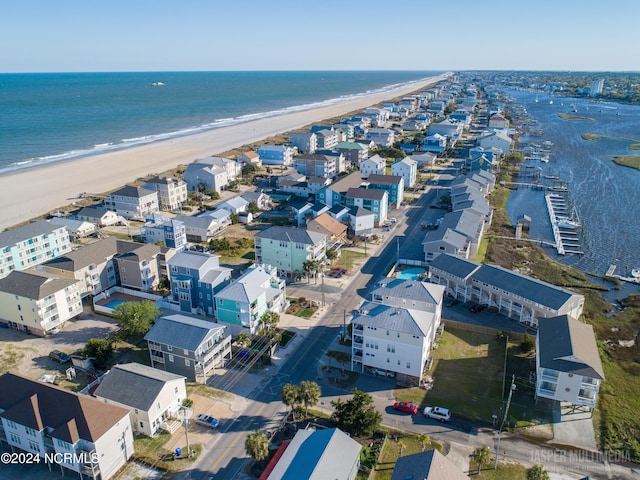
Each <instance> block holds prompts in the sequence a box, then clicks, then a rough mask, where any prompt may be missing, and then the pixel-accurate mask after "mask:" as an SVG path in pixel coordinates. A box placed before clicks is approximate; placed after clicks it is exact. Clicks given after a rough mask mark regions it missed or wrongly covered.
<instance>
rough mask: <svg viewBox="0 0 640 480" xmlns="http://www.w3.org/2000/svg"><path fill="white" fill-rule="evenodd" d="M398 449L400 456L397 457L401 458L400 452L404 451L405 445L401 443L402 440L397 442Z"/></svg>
mask: <svg viewBox="0 0 640 480" xmlns="http://www.w3.org/2000/svg"><path fill="white" fill-rule="evenodd" d="M398 449H399V450H400V454H399V455H398V456H399V457H401V456H402V452H403V451H404V449H405V444H404V443H403V441H402V440H400V441H399V442H398Z"/></svg>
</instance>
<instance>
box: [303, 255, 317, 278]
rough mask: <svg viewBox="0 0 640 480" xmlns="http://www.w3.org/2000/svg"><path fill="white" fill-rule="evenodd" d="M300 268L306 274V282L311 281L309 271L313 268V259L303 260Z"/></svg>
mask: <svg viewBox="0 0 640 480" xmlns="http://www.w3.org/2000/svg"><path fill="white" fill-rule="evenodd" d="M302 270H304V272H305V273H306V274H307V283H310V282H311V272H313V271H314V270H315V263H314V260H305V261H304V263H303V264H302Z"/></svg>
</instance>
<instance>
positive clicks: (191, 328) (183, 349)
mask: <svg viewBox="0 0 640 480" xmlns="http://www.w3.org/2000/svg"><path fill="white" fill-rule="evenodd" d="M225 328H226V327H225V326H223V325H218V324H216V323H213V322H210V321H207V320H204V319H200V318H193V317H188V316H186V315H181V314H175V315H167V316H163V317H160V318H158V319H157V320H156V322H155V323H154V324H153V326H152V327H151V330H149V332H148V333H147V334H146V335H145V336H144V339H145V340H146V341H147V345H148V347H149V357H150V359H151V366H152V367H153V368H158V369H160V370H165V371H167V372H172V373H175V374H177V375H182V376H184V377H186V378H187V380H190V381H197V382H202V383H207V379H209V378H210V377H211V376H213V375H215V369H216V368H220V367H222V366H224V364H225V363H226V362H227V361H228V360H230V359H231V335H228V334H227V333H226V332H225Z"/></svg>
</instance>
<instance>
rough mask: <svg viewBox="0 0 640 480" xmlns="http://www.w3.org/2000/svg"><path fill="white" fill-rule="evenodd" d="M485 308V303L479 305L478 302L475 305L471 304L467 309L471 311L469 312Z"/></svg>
mask: <svg viewBox="0 0 640 480" xmlns="http://www.w3.org/2000/svg"><path fill="white" fill-rule="evenodd" d="M485 308H487V306H486V305H481V304H479V303H478V304H477V305H473V306H472V307H471V308H470V309H469V310H470V311H471V313H478V312H481V311H482V310H484V309H485Z"/></svg>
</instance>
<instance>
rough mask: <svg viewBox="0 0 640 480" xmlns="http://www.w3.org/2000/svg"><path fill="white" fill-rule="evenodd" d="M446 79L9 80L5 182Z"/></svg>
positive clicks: (363, 75)
mask: <svg viewBox="0 0 640 480" xmlns="http://www.w3.org/2000/svg"><path fill="white" fill-rule="evenodd" d="M440 73H442V72H428V71H420V72H418V71H415V72H401V71H398V72H393V71H375V72H366V71H355V72H335V71H332V72H156V73H153V72H143V73H56V74H0V139H1V141H0V174H2V173H6V172H7V171H11V170H15V169H18V168H26V167H37V166H38V165H40V164H42V163H48V162H52V161H58V160H64V159H69V158H74V157H79V156H83V155H87V154H93V153H100V152H104V151H109V150H113V149H119V148H126V147H129V146H133V145H139V144H141V143H148V142H153V141H157V140H160V139H166V138H170V137H175V136H180V135H188V134H192V133H197V132H200V131H203V130H206V129H211V128H217V127H220V126H225V125H230V124H233V123H238V122H244V121H249V120H251V119H255V118H257V117H261V116H269V115H281V114H283V113H287V112H290V111H292V110H301V109H308V108H312V107H314V106H318V105H319V104H330V103H336V102H341V101H345V100H347V99H349V98H353V97H354V96H358V95H363V94H365V93H367V92H372V91H379V90H385V89H388V88H392V87H393V86H397V85H400V84H406V83H410V82H414V81H417V80H420V79H422V78H425V77H430V76H434V75H437V74H440ZM156 82H162V83H164V86H153V85H152V84H153V83H156Z"/></svg>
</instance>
